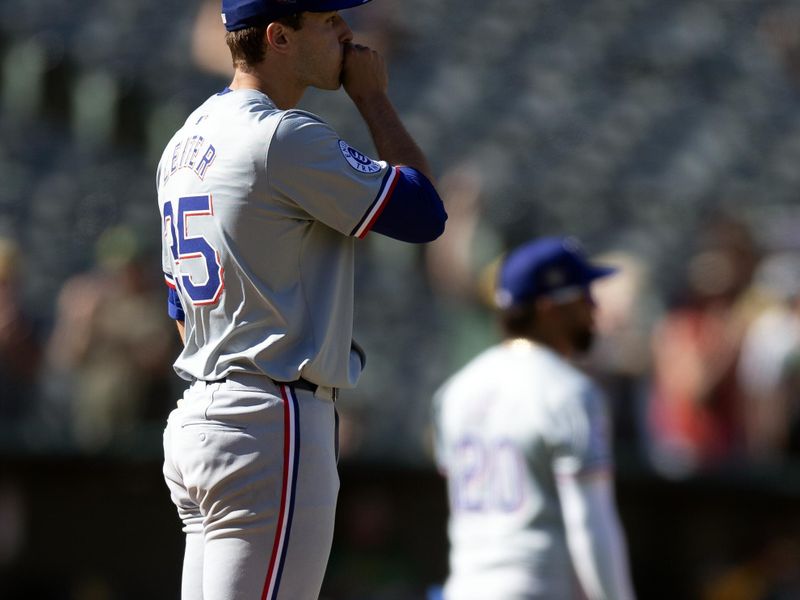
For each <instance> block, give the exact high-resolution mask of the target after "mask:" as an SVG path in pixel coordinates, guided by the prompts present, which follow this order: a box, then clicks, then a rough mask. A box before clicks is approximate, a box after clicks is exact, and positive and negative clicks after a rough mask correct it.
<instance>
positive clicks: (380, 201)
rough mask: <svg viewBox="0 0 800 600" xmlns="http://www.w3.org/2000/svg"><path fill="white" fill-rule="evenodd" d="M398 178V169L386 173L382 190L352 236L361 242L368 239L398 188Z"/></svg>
mask: <svg viewBox="0 0 800 600" xmlns="http://www.w3.org/2000/svg"><path fill="white" fill-rule="evenodd" d="M398 176H399V169H398V168H397V167H392V168H391V169H389V171H388V172H387V173H386V177H385V178H384V180H383V184H382V185H381V189H380V191H379V192H378V195H377V197H376V198H375V201H374V202H373V203H372V205H371V206H370V207H369V208H368V209H367V212H366V213H364V216H363V217H362V218H361V221H359V223H358V225H356V226H355V228H354V229H353V231H351V232H350V235H352V236H354V237H357V238H358V239H360V240H363V239H364V237H366V235H367V234H368V233H369V230H370V229H372V226H373V225H374V224H375V221H377V220H378V217H379V216H381V213H382V212H383V209H384V208H386V204H387V203H388V202H389V199H390V198H391V197H392V193H393V192H394V188H395V186H397V178H398Z"/></svg>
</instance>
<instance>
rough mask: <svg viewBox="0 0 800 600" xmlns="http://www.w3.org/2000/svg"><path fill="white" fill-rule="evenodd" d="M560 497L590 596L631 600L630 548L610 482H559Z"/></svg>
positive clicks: (578, 570) (572, 548) (576, 560)
mask: <svg viewBox="0 0 800 600" xmlns="http://www.w3.org/2000/svg"><path fill="white" fill-rule="evenodd" d="M559 496H560V499H561V504H562V509H563V514H564V524H565V527H566V531H567V543H568V546H569V551H570V555H571V557H572V560H573V564H574V565H575V571H576V573H577V574H578V578H579V580H580V582H581V585H582V587H583V589H584V592H585V593H586V595H587V597H588V598H589V599H590V600H632V599H633V598H634V594H633V590H632V586H631V578H630V570H629V567H628V558H627V556H628V554H627V548H626V544H625V538H624V534H623V532H622V527H621V525H620V523H619V518H618V516H617V512H616V509H615V506H614V499H613V492H612V489H611V482H610V480H609V479H607V478H603V479H594V480H592V479H589V480H585V479H581V478H567V479H564V480H560V481H559Z"/></svg>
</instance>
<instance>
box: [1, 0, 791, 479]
mask: <svg viewBox="0 0 800 600" xmlns="http://www.w3.org/2000/svg"><path fill="white" fill-rule="evenodd" d="M90 4H91V7H90V9H88V12H82V14H81V15H76V14H73V12H72V11H65V10H62V9H61V8H59V6H60V5H58V3H54V2H51V1H50V0H36V1H35V2H31V3H26V5H25V7H24V10H19V11H18V10H17V9H14V16H15V28H14V30H13V31H11V30H2V29H0V42H2V43H0V51H1V55H2V63H1V64H0V67H1V68H2V71H0V99H1V100H2V106H3V111H2V113H0V132H1V133H2V136H1V137H0V140H1V141H0V180H2V183H3V185H2V186H0V207H1V208H2V213H0V293H1V294H2V295H1V296H0V314H2V322H1V326H2V327H1V328H0V336H1V337H0V414H2V427H3V431H5V432H6V434H5V435H4V436H3V437H2V439H3V440H4V442H3V443H4V444H6V445H12V446H13V445H20V446H21V447H25V446H31V445H32V446H34V447H36V446H48V445H52V444H59V443H61V444H65V445H66V446H75V447H77V448H81V449H95V450H96V449H102V448H104V447H106V446H108V444H113V443H118V442H119V440H120V439H124V438H125V437H126V436H129V435H135V433H136V431H137V427H138V425H140V424H142V423H144V424H146V425H148V426H152V428H153V429H154V430H155V429H159V428H160V424H161V422H162V421H163V418H164V416H165V415H166V413H167V412H168V410H169V407H170V406H171V405H172V404H173V403H174V401H175V398H176V396H177V394H179V393H180V388H181V383H180V382H179V381H178V380H177V378H176V377H175V375H174V374H173V373H172V371H171V367H170V363H171V361H172V357H173V356H174V355H175V353H176V352H177V351H178V348H177V339H176V337H175V335H174V331H173V328H172V327H171V325H170V323H169V321H168V319H167V317H166V315H165V310H164V297H163V296H164V290H163V289H161V288H162V287H163V286H162V285H161V283H160V273H159V254H158V253H159V244H160V240H159V238H158V235H159V231H158V219H157V210H156V203H155V198H154V189H153V187H154V186H153V184H152V182H153V172H152V171H153V168H154V167H153V165H154V163H155V157H156V155H157V153H158V151H159V150H160V148H161V146H162V145H163V142H164V137H165V135H167V134H168V132H169V131H170V130H171V129H172V128H173V127H174V126H175V125H176V124H177V122H176V119H177V118H178V116H177V115H180V114H183V113H184V112H185V110H186V108H188V107H190V106H192V105H194V104H195V103H196V102H198V101H199V100H201V99H202V98H203V97H205V96H206V95H207V94H209V93H211V92H213V91H214V90H215V89H217V88H221V87H222V86H224V85H225V83H226V82H227V80H226V72H227V68H228V67H227V60H228V59H227V58H226V49H225V47H224V45H223V44H222V28H221V25H220V23H219V22H218V20H217V18H218V17H217V15H216V13H217V7H216V2H215V1H213V0H208V1H206V2H199V3H197V5H194V6H190V7H187V6H184V5H182V4H180V3H166V4H165V3H162V2H155V1H153V2H144V3H137V5H136V7H132V6H130V5H128V4H125V3H119V2H115V3H111V4H108V3H101V2H93V3H90ZM373 4H374V5H370V6H368V7H365V9H364V11H363V13H362V12H361V11H360V12H359V13H357V14H354V16H355V17H356V18H357V19H358V20H356V21H354V22H353V23H352V25H353V27H354V29H355V30H356V35H357V36H360V37H361V39H363V40H365V41H368V43H370V44H372V45H373V46H375V47H377V48H378V49H380V50H381V51H382V52H383V53H384V54H385V55H386V56H387V57H388V60H389V62H390V65H391V75H392V88H393V90H392V91H393V93H395V94H396V95H397V97H398V98H399V102H398V104H399V105H400V108H401V110H403V112H404V113H405V116H406V118H407V119H408V122H409V126H410V128H412V129H413V133H414V134H415V135H416V136H417V137H418V139H419V140H420V143H421V145H423V146H424V147H425V148H426V151H427V152H428V153H429V155H430V156H431V157H432V159H433V163H434V166H435V168H436V169H437V171H438V173H439V174H440V184H441V185H440V187H441V188H442V192H443V195H444V196H445V200H446V202H447V206H448V211H449V214H450V220H449V222H448V230H447V233H446V234H445V236H444V237H443V238H442V239H441V240H439V241H437V242H436V243H435V244H433V245H431V247H429V248H427V249H425V250H422V251H420V250H418V249H407V248H403V247H401V246H400V245H397V244H394V243H393V242H392V241H391V240H385V239H379V236H372V239H370V240H369V241H367V242H366V243H365V244H364V251H363V252H362V254H361V257H360V258H359V274H358V284H357V285H358V292H359V302H358V307H357V312H358V314H357V323H358V325H357V329H356V335H357V337H358V338H359V339H360V341H362V343H363V345H365V346H366V347H367V348H368V350H369V353H370V366H369V368H368V369H367V372H366V374H365V376H364V380H363V385H362V386H361V387H360V388H359V389H358V390H356V391H353V392H351V393H350V394H345V396H344V398H343V412H344V413H345V417H346V418H345V420H344V423H343V429H344V442H345V448H348V444H349V449H350V451H351V453H352V454H353V456H355V457H359V456H363V457H369V458H378V459H380V458H387V459H391V460H399V461H401V462H402V461H409V462H419V461H421V460H422V461H424V460H426V458H425V457H426V448H425V444H426V438H425V433H424V432H425V430H426V426H427V420H428V402H429V397H430V393H431V392H432V390H433V389H435V387H437V386H438V384H439V383H441V381H442V380H443V379H444V378H445V377H446V376H447V375H448V374H449V373H450V372H451V371H452V370H453V369H454V368H456V367H457V366H459V365H460V364H463V362H465V361H466V360H468V359H469V358H470V357H471V356H472V355H474V354H475V353H477V352H478V351H480V350H481V349H482V348H483V347H485V346H486V345H487V344H489V343H491V342H493V341H494V340H495V339H496V338H497V332H496V331H495V329H494V327H493V324H492V318H491V310H490V300H491V289H490V288H491V281H492V266H493V264H494V263H495V262H496V260H497V258H498V257H499V256H500V255H501V254H502V252H503V251H504V249H506V248H508V247H510V246H513V245H515V244H517V243H519V242H521V241H523V240H525V239H528V238H531V237H533V236H536V235H544V234H563V233H566V234H569V233H573V234H575V235H577V236H578V237H580V238H582V239H584V240H585V241H586V242H587V246H588V249H589V250H590V251H592V252H594V253H598V254H602V257H601V258H604V259H606V260H607V261H609V262H610V263H613V264H617V265H619V266H620V267H621V275H620V276H619V277H616V278H612V279H610V280H608V282H603V283H602V284H601V285H600V286H598V290H597V298H598V320H599V328H600V335H599V339H598V343H597V346H596V348H595V351H594V353H593V354H592V356H591V358H590V360H589V361H587V364H586V365H585V366H586V368H587V369H589V370H590V371H591V372H592V373H593V374H594V375H595V376H597V377H598V378H599V379H600V380H601V381H602V382H603V383H604V384H605V385H606V387H607V389H608V392H609V398H610V401H611V403H612V406H613V409H614V415H615V424H616V428H617V429H616V431H617V433H616V435H617V438H618V440H619V442H620V447H621V448H623V449H625V450H626V451H630V452H633V453H635V454H637V455H639V456H643V457H646V460H647V461H648V462H649V463H650V464H652V465H653V466H655V467H657V468H659V469H662V470H663V471H664V472H665V473H669V474H675V475H680V474H681V473H690V472H692V471H694V470H695V469H697V468H702V467H710V466H715V465H722V464H726V463H730V462H731V461H746V462H751V463H753V464H759V463H765V462H776V461H778V462H780V461H782V460H784V459H785V458H788V457H794V456H796V455H797V454H798V452H800V415H799V414H798V412H799V411H800V354H798V353H799V352H800V308H799V306H800V300H798V296H800V259H799V258H798V253H800V241H798V237H797V235H796V231H797V227H800V203H798V193H800V170H798V169H797V167H796V165H797V164H800V116H798V115H800V113H798V111H797V105H798V102H799V101H800V87H799V86H798V84H800V76H798V73H800V67H798V64H800V63H799V62H798V58H797V57H798V55H799V54H800V35H798V33H797V32H798V31H800V28H798V27H797V25H798V24H800V11H798V10H797V9H796V7H794V6H793V5H792V3H791V2H788V1H783V0H774V1H770V2H763V1H761V0H737V1H736V2H711V3H707V2H699V1H695V0H679V1H677V2H670V3H664V2H658V3H650V2H645V1H643V0H600V1H593V2H589V1H586V0H565V1H564V2H559V3H555V2H541V3H534V4H532V3H530V2H527V1H522V0H513V1H512V0H504V1H503V2H502V3H500V2H489V3H486V2H482V3H474V4H475V6H473V9H474V10H471V11H464V10H454V9H455V8H456V6H457V5H460V4H461V3H460V2H456V1H455V0H443V1H442V2H438V3H437V4H436V5H435V6H431V5H430V4H429V3H427V2H425V1H424V0H409V2H407V6H406V8H407V9H408V10H403V11H398V9H397V7H396V6H395V5H394V3H386V2H383V3H379V2H376V3H373ZM7 10H10V9H9V8H8V7H2V8H0V12H2V11H7ZM120 11H122V13H120ZM123 13H124V14H125V15H126V17H127V20H126V19H121V18H120V14H123ZM89 17H91V18H89ZM165 20H169V21H170V23H171V25H170V26H169V27H168V26H167V25H166V24H165ZM444 22H446V23H449V24H450V26H448V27H447V28H444V29H443V28H442V23H444ZM451 30H452V31H458V32H459V33H458V35H455V34H454V35H449V34H448V35H444V33H443V32H444V31H451ZM112 32H114V33H115V35H112ZM167 32H168V33H169V34H168V35H167ZM434 34H435V35H434ZM476 36H480V37H481V38H482V39H483V40H484V41H483V42H482V43H481V44H475V43H474V40H475V37H476ZM134 38H141V39H139V40H138V41H137V42H134ZM489 40H491V41H489ZM304 108H307V109H309V110H312V111H315V112H321V113H324V114H325V115H326V116H327V117H328V118H329V120H330V121H331V122H333V123H335V124H336V126H337V128H338V129H339V130H340V132H341V133H342V134H343V135H345V136H346V137H348V139H349V140H350V141H351V142H353V143H354V144H355V145H357V146H358V145H361V146H362V147H363V148H364V149H365V151H367V152H369V150H370V149H369V148H368V147H367V146H366V144H367V142H366V140H367V139H368V138H367V136H366V132H365V131H363V130H362V129H360V128H359V125H358V123H359V120H358V119H357V118H356V116H355V115H354V114H353V112H352V110H353V109H352V107H350V106H349V103H347V102H346V101H345V100H344V99H343V98H340V97H339V96H338V95H336V94H330V93H310V94H309V95H308V96H307V97H306V98H305V99H304ZM409 386H411V387H409ZM387 432H392V433H393V434H394V435H392V436H387V435H386V433H387ZM397 435H399V436H400V437H399V438H397ZM387 439H393V440H396V439H401V440H403V442H402V443H394V444H392V445H391V446H388V445H387V444H386V443H385V440H387Z"/></svg>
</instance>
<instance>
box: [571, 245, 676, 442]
mask: <svg viewBox="0 0 800 600" xmlns="http://www.w3.org/2000/svg"><path fill="white" fill-rule="evenodd" d="M597 260H598V262H600V263H601V264H605V265H609V266H612V267H616V268H617V269H618V271H617V275H616V276H615V277H608V278H605V279H600V280H598V281H597V282H596V283H595V284H594V287H593V295H594V297H595V301H596V305H597V306H596V309H595V323H596V337H595V343H594V345H593V346H592V350H591V352H590V353H589V355H588V357H587V358H586V360H585V364H584V365H583V366H584V367H585V368H586V369H587V370H588V371H589V372H590V373H591V375H592V377H593V378H594V379H595V381H597V383H599V384H600V385H601V387H602V388H603V389H604V390H605V392H606V395H607V397H608V399H609V405H610V409H611V415H612V419H613V431H614V437H615V440H617V441H619V442H622V445H627V446H628V447H630V448H634V447H636V446H637V445H638V444H639V443H640V442H641V441H642V440H641V439H640V437H641V435H642V431H641V430H642V428H643V425H642V420H643V416H644V414H643V413H644V404H645V399H646V382H647V375H648V374H649V372H650V370H651V367H652V364H651V355H650V333H651V331H652V327H653V323H654V322H655V321H656V319H658V318H659V317H660V316H661V313H662V311H663V308H662V306H661V300H660V298H659V297H658V294H657V293H656V290H655V289H654V288H653V283H652V281H651V278H650V265H648V264H647V262H646V261H645V259H644V258H642V257H641V256H638V255H636V254H635V253H633V252H630V251H620V250H618V251H613V252H607V253H605V254H602V255H600V256H598V257H597Z"/></svg>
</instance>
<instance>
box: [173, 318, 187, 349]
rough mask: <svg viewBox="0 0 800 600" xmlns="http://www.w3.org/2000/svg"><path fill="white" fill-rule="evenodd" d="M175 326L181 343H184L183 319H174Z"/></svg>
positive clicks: (184, 326)
mask: <svg viewBox="0 0 800 600" xmlns="http://www.w3.org/2000/svg"><path fill="white" fill-rule="evenodd" d="M175 327H177V328H178V335H179V336H180V338H181V344H184V345H185V344H186V324H185V323H184V322H183V321H175Z"/></svg>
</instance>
